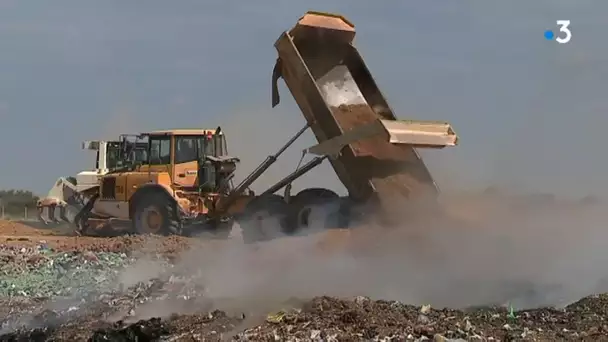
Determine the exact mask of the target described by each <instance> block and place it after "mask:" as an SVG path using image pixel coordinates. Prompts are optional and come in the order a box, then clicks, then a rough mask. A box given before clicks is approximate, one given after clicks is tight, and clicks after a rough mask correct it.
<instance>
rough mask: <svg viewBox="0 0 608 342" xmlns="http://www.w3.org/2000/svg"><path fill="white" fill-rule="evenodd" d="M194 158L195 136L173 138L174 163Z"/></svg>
mask: <svg viewBox="0 0 608 342" xmlns="http://www.w3.org/2000/svg"><path fill="white" fill-rule="evenodd" d="M196 160H197V152H196V137H177V138H175V163H176V164H181V163H188V162H192V161H196Z"/></svg>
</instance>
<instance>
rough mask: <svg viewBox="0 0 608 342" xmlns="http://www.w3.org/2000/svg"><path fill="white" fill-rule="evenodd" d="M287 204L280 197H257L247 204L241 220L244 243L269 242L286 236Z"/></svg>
mask: <svg viewBox="0 0 608 342" xmlns="http://www.w3.org/2000/svg"><path fill="white" fill-rule="evenodd" d="M287 209H288V206H287V203H285V201H284V200H283V197H281V196H279V195H274V194H272V195H266V196H260V197H257V198H255V199H253V200H251V202H249V203H248V204H247V207H246V208H245V212H244V214H243V215H242V217H241V218H240V219H239V225H240V226H241V229H242V231H243V241H244V242H245V243H254V242H260V241H268V240H272V239H273V238H276V237H279V236H281V235H283V234H284V229H285V217H286V215H287Z"/></svg>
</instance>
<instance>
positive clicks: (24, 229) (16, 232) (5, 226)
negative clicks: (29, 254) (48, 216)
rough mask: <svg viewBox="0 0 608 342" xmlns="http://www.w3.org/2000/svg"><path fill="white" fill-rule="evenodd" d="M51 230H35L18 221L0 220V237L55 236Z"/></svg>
mask: <svg viewBox="0 0 608 342" xmlns="http://www.w3.org/2000/svg"><path fill="white" fill-rule="evenodd" d="M54 234H55V233H54V232H53V231H51V230H44V229H35V228H32V227H28V226H27V225H25V224H23V223H19V222H16V221H7V220H0V237H10V236H13V237H15V236H34V235H36V236H45V235H54Z"/></svg>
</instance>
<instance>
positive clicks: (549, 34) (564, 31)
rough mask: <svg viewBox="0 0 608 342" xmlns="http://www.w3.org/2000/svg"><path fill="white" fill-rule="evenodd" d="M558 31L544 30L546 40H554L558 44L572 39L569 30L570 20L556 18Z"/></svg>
mask: <svg viewBox="0 0 608 342" xmlns="http://www.w3.org/2000/svg"><path fill="white" fill-rule="evenodd" d="M555 23H556V24H557V28H558V33H557V34H555V32H553V30H547V31H545V39H546V40H555V41H556V42H558V43H559V44H566V43H568V42H569V41H570V39H572V31H570V20H557V21H556V22H555Z"/></svg>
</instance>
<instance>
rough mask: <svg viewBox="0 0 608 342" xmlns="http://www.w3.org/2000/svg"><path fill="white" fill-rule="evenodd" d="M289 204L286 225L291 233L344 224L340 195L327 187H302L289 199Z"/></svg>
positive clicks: (337, 226) (336, 226) (338, 226)
mask: <svg viewBox="0 0 608 342" xmlns="http://www.w3.org/2000/svg"><path fill="white" fill-rule="evenodd" d="M289 206H290V213H289V219H288V227H289V231H290V233H292V234H295V233H298V232H301V231H303V230H309V229H313V228H318V229H326V228H343V226H345V225H346V223H345V219H346V217H345V215H344V214H343V213H342V210H341V200H340V196H338V194H336V193H335V192H333V191H331V190H329V189H323V188H310V189H304V190H302V191H300V192H299V193H298V194H297V195H296V196H294V197H293V198H292V199H291V201H290V202H289Z"/></svg>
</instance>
